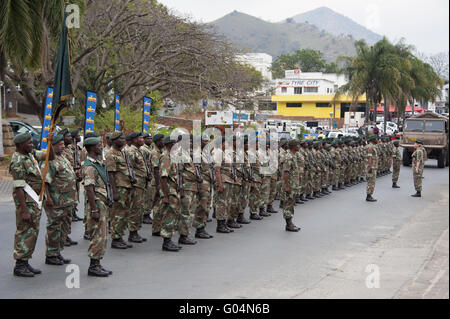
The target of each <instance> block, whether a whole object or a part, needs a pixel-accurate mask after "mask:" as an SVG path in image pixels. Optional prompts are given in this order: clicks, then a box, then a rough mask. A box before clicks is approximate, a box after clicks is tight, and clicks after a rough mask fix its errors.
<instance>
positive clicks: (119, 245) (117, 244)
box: [111, 239, 128, 249]
mask: <svg viewBox="0 0 450 319" xmlns="http://www.w3.org/2000/svg"><path fill="white" fill-rule="evenodd" d="M111 248H113V249H127V248H128V246H127V244H125V243H124V242H123V241H122V240H121V239H113V240H112V242H111Z"/></svg>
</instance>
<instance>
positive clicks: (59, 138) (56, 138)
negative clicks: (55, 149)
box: [52, 134, 64, 145]
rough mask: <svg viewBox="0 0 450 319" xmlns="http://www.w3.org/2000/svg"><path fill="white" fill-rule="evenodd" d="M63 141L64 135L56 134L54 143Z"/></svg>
mask: <svg viewBox="0 0 450 319" xmlns="http://www.w3.org/2000/svg"><path fill="white" fill-rule="evenodd" d="M61 141H64V135H62V134H56V135H55V136H54V137H53V141H52V145H56V144H58V143H59V142H61Z"/></svg>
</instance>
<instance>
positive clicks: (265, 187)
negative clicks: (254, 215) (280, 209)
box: [260, 176, 271, 207]
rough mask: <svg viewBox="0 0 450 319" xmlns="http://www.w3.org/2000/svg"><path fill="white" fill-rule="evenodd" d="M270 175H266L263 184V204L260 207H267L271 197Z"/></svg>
mask: <svg viewBox="0 0 450 319" xmlns="http://www.w3.org/2000/svg"><path fill="white" fill-rule="evenodd" d="M270 180H271V177H270V176H264V177H263V180H262V184H261V188H260V191H261V204H260V207H267V205H268V204H269V197H270Z"/></svg>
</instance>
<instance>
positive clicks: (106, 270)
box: [100, 264, 113, 275]
mask: <svg viewBox="0 0 450 319" xmlns="http://www.w3.org/2000/svg"><path fill="white" fill-rule="evenodd" d="M100 268H101V269H102V270H103V271H104V272H107V273H108V275H112V274H113V272H112V271H111V270H108V269H106V268H105V267H103V266H102V265H101V264H100Z"/></svg>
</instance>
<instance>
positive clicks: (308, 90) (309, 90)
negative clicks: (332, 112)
mask: <svg viewBox="0 0 450 319" xmlns="http://www.w3.org/2000/svg"><path fill="white" fill-rule="evenodd" d="M318 92H319V87H317V86H315V87H305V93H318Z"/></svg>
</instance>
